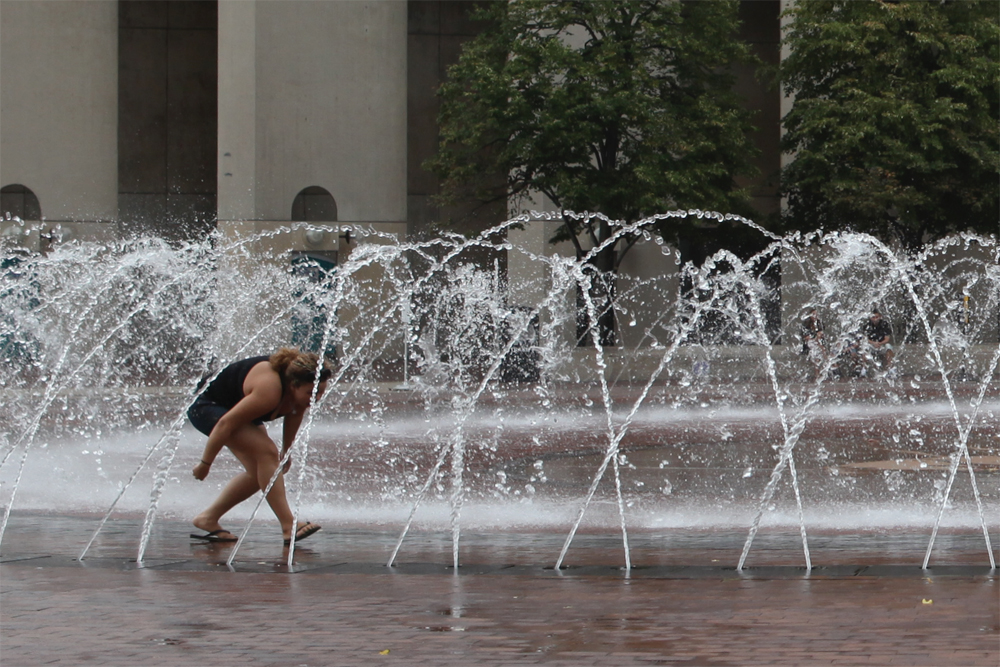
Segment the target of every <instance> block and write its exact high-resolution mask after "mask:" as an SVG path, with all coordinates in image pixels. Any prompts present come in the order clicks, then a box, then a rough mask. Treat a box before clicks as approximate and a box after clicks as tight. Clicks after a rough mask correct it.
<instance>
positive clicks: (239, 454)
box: [216, 424, 295, 539]
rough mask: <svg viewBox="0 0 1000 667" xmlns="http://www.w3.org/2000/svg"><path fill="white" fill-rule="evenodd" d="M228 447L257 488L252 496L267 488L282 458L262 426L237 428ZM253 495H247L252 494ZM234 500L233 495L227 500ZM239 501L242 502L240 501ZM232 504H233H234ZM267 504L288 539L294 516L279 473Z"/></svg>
mask: <svg viewBox="0 0 1000 667" xmlns="http://www.w3.org/2000/svg"><path fill="white" fill-rule="evenodd" d="M228 446H229V449H230V450H231V451H232V452H233V454H235V455H236V458H238V459H239V460H240V463H242V464H243V467H244V468H246V471H247V475H248V477H249V478H250V479H255V482H256V485H255V488H254V490H253V493H256V492H257V491H258V490H260V491H263V490H264V489H266V488H267V485H268V484H269V483H270V481H271V477H273V476H274V471H275V470H277V469H278V464H279V463H280V462H281V457H280V456H279V455H278V447H277V445H275V444H274V442H273V441H272V440H271V438H269V437H268V435H267V431H266V430H264V427H263V426H256V425H254V424H247V425H246V426H242V427H240V428H239V429H237V430H236V432H235V433H233V436H232V438H231V439H230V441H229V443H228ZM234 481H235V480H234ZM230 484H232V482H230ZM228 489H229V486H228V485H227V487H226V490H228ZM253 493H251V494H250V495H253ZM223 495H225V491H223ZM250 495H248V496H247V498H249V497H250ZM235 497H236V494H234V495H233V496H232V497H231V498H230V499H229V500H232V498H235ZM221 498H222V496H220V500H221ZM245 499H246V498H244V499H243V500H245ZM216 502H217V503H218V502H219V501H218V500H217V501H216ZM239 502H242V500H241V501H239ZM235 504H236V503H233V505H235ZM267 504H268V505H270V506H271V511H272V512H274V516H276V517H277V518H278V521H279V522H280V523H281V534H282V535H283V536H284V538H285V539H288V538H289V537H291V535H292V524H293V523H294V521H295V517H294V515H293V514H292V510H291V508H290V507H289V506H288V499H287V498H286V497H285V478H284V475H281V474H279V475H278V478H277V479H275V480H274V485H273V486H272V487H271V492H270V493H268V494H267ZM220 506H221V504H220Z"/></svg>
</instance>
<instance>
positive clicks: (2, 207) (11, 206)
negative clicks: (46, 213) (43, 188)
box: [0, 184, 42, 220]
mask: <svg viewBox="0 0 1000 667" xmlns="http://www.w3.org/2000/svg"><path fill="white" fill-rule="evenodd" d="M8 215H10V216H11V217H14V216H17V217H18V218H21V220H41V219H42V207H41V205H39V203H38V197H36V196H35V193H34V192H32V191H31V190H30V189H29V188H26V187H24V186H23V185H18V184H13V185H5V186H3V187H2V188H0V216H3V217H7V216H8Z"/></svg>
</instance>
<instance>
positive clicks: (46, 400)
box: [0, 267, 180, 543]
mask: <svg viewBox="0 0 1000 667" xmlns="http://www.w3.org/2000/svg"><path fill="white" fill-rule="evenodd" d="M123 270H124V268H123V267H118V268H117V270H116V271H115V272H113V273H112V274H111V276H112V277H113V276H115V275H117V274H118V273H120V272H121V271H123ZM176 280H180V278H177V279H176ZM109 281H110V278H109V279H107V280H106V281H105V282H109ZM100 294H101V292H100V291H99V290H94V292H92V293H91V294H90V304H89V306H88V308H87V309H85V310H84V313H87V312H90V311H91V310H92V309H93V307H94V305H95V304H96V303H97V301H98V299H99V296H100ZM148 306H149V300H146V301H143V302H142V303H140V304H139V306H137V307H136V308H135V309H134V310H133V311H132V312H130V313H129V314H128V315H127V316H126V318H125V319H124V320H123V321H122V322H121V323H120V324H119V325H118V326H116V327H114V328H112V329H111V331H110V332H108V334H107V335H106V336H104V338H102V339H101V341H100V342H99V343H98V344H97V345H94V346H93V347H92V348H91V349H90V350H89V351H88V352H87V354H86V355H84V357H83V358H82V359H81V360H80V362H79V363H78V364H77V366H76V368H74V369H73V371H72V372H70V373H68V374H67V375H65V376H62V379H63V381H62V383H57V382H52V383H51V384H50V385H49V386H48V387H47V389H46V391H45V394H44V395H43V398H42V402H41V405H40V406H39V408H38V410H36V412H35V416H34V418H33V419H32V421H31V423H30V424H29V426H28V428H27V429H25V431H24V432H23V433H22V434H21V436H20V437H19V438H18V440H17V442H16V443H15V445H14V447H12V448H11V450H10V452H13V451H14V448H15V447H16V446H17V445H20V444H21V443H25V446H24V455H23V456H22V457H21V461H20V463H19V465H18V472H17V476H16V478H15V483H14V486H13V488H12V490H11V496H10V500H9V502H8V503H7V506H6V507H5V508H4V515H3V521H2V523H0V543H2V542H3V537H4V534H5V532H6V530H7V524H8V522H9V521H10V513H11V511H12V510H13V508H14V499H15V498H16V496H17V490H18V487H19V485H20V479H21V476H22V474H23V472H24V466H25V464H26V463H27V459H28V452H29V451H30V450H31V446H32V444H33V442H34V437H35V434H36V433H37V431H38V427H39V425H40V424H41V420H42V416H43V415H44V414H45V411H46V410H48V408H49V406H50V405H51V404H52V403H53V401H55V399H56V396H58V394H59V393H60V392H61V391H62V390H63V389H64V388H66V387H68V386H69V384H70V382H72V380H73V379H74V378H75V377H76V376H77V374H78V373H79V372H80V371H81V370H82V369H83V368H84V367H85V366H86V364H87V362H88V361H90V359H92V358H93V356H94V355H95V354H96V353H97V351H98V350H100V349H103V347H104V346H105V345H106V344H107V343H108V341H110V340H111V339H112V338H113V337H114V336H115V335H117V333H118V332H119V331H121V329H123V328H124V327H125V325H126V324H127V323H128V322H129V321H130V320H131V318H132V317H135V315H136V314H138V313H139V312H142V310H144V309H145V308H147V307H148ZM83 320H84V317H83V315H81V316H79V317H78V318H77V319H76V322H75V324H74V327H73V329H72V330H71V333H70V337H69V340H72V339H73V337H74V334H75V333H76V332H78V331H79V329H80V327H81V326H82V323H83ZM69 348H70V346H69V345H67V346H65V347H64V348H63V351H62V354H61V355H60V358H59V361H58V362H57V364H56V368H55V369H53V376H54V377H59V376H58V375H56V374H57V373H58V372H59V371H60V370H61V369H62V367H63V365H64V364H65V361H66V359H67V358H68V355H69ZM7 456H9V453H8V455H7ZM7 456H5V457H4V459H3V460H2V461H0V467H3V464H4V463H6V461H7Z"/></svg>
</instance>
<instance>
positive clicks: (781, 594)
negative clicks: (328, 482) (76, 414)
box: [0, 516, 1000, 667]
mask: <svg viewBox="0 0 1000 667" xmlns="http://www.w3.org/2000/svg"><path fill="white" fill-rule="evenodd" d="M157 525H158V526H159V528H158V530H157V532H156V536H155V538H154V540H153V541H152V542H151V543H150V549H149V551H148V552H147V558H146V560H145V563H144V565H145V567H143V568H137V567H136V563H135V561H134V558H135V554H134V551H135V546H136V544H137V539H136V537H135V535H134V532H135V530H136V527H137V526H136V522H135V521H132V522H131V523H130V522H127V521H126V522H120V523H117V524H115V525H113V526H110V527H109V528H108V529H107V530H106V531H105V533H106V534H105V533H102V537H101V538H100V540H99V541H98V542H97V543H95V547H94V550H93V552H92V554H91V555H92V556H93V557H90V558H87V559H86V560H84V561H83V562H80V561H78V560H76V558H75V557H76V555H78V551H79V549H80V547H81V545H82V544H85V542H86V540H85V539H83V538H84V537H86V536H87V535H88V534H89V530H92V528H93V521H89V522H87V521H81V520H79V519H74V518H67V517H43V516H42V517H40V516H28V517H15V520H13V521H12V523H11V525H10V526H9V528H8V533H7V534H6V535H5V536H4V542H3V545H2V546H3V551H2V554H0V561H2V564H0V665H3V667H21V666H25V667H27V666H31V667H34V666H35V665H50V664H52V665H130V666H131V665H137V664H139V665H152V666H164V667H167V666H173V665H178V666H185V667H187V666H192V665H206V664H208V665H213V666H224V665H241V666H245V665H249V666H258V665H260V666H264V665H267V666H270V665H280V666H288V667H299V666H309V667H316V666H324V665H331V666H345V667H346V666H358V667H360V666H367V665H387V666H388V665H407V666H410V665H414V666H419V665H440V666H443V667H447V666H450V665H497V666H502V665H512V666H513V665H530V664H553V665H566V666H570V665H607V666H618V665H797V666H798V665H914V666H915V665H930V666H936V667H945V666H956V667H965V666H978V665H982V666H984V667H996V666H997V665H998V664H1000V583H998V576H997V573H996V571H991V570H990V569H989V567H988V565H986V566H984V565H983V564H982V562H983V560H984V559H985V554H983V552H982V536H981V535H980V536H979V542H978V543H977V542H976V540H975V539H971V538H970V539H968V540H965V539H964V538H962V539H959V538H952V539H951V540H950V541H949V540H947V539H944V540H943V544H945V545H946V548H945V549H944V550H943V551H942V553H941V555H940V557H939V559H938V560H935V561H934V563H933V567H932V568H931V570H929V571H922V570H921V569H920V567H919V563H920V559H919V556H921V555H922V552H921V551H920V547H921V542H920V540H919V539H916V540H911V542H912V545H911V546H912V548H911V549H909V551H907V550H905V549H904V550H902V551H900V552H896V554H895V556H897V558H895V560H896V561H898V562H896V563H895V564H894V563H893V562H891V561H890V560H886V559H885V558H884V557H879V555H878V554H876V553H873V552H872V551H871V550H870V548H871V546H872V545H871V543H868V544H867V548H868V549H869V550H868V551H865V545H864V544H863V540H862V541H859V540H858V539H856V538H852V539H846V540H843V541H841V542H840V544H841V547H840V548H839V550H838V549H837V548H836V545H837V541H836V540H834V539H833V538H832V537H831V538H829V540H828V541H829V549H828V551H827V552H826V553H827V554H828V555H833V554H835V553H836V554H839V555H840V557H839V558H838V559H835V558H826V559H823V561H822V562H823V564H819V565H817V567H816V568H815V569H814V570H813V571H812V572H811V573H810V574H809V575H808V576H807V575H806V573H805V571H804V569H803V568H802V567H801V565H795V564H793V563H794V561H795V554H794V553H791V554H790V555H789V556H788V558H787V560H782V559H781V558H774V559H772V560H771V561H769V562H764V561H763V560H762V561H761V562H759V563H758V564H757V565H756V566H755V567H752V568H749V569H748V570H745V571H744V572H743V573H738V572H736V571H735V569H734V568H733V567H732V564H733V563H729V562H728V561H731V560H732V559H733V557H734V554H733V553H732V549H733V547H737V548H738V546H739V536H735V537H732V538H731V539H730V537H727V536H718V535H716V536H707V537H703V538H702V539H700V540H694V539H690V540H688V542H678V543H677V544H675V546H674V547H673V548H672V549H666V555H665V556H663V558H662V559H661V560H660V561H657V562H652V561H650V560H649V559H648V558H647V556H648V555H649V554H651V553H652V550H651V549H648V545H647V549H648V550H647V551H644V550H643V549H642V548H641V547H642V544H643V540H642V536H637V538H636V542H637V544H639V546H640V548H639V549H638V550H637V551H636V552H634V553H633V560H634V562H636V563H637V565H638V566H637V567H636V568H635V569H633V571H632V572H631V573H630V574H626V573H625V572H624V571H623V570H622V569H621V568H620V562H621V560H622V551H621V544H620V542H619V543H618V544H617V545H616V544H615V542H614V540H612V539H604V538H602V537H601V536H586V535H584V536H580V538H579V544H578V545H575V546H574V549H573V550H571V552H570V555H571V557H570V558H569V559H568V561H567V562H569V563H571V564H573V566H572V567H570V568H569V569H567V570H566V571H564V572H561V573H560V572H556V571H554V570H552V569H551V562H550V561H551V560H552V559H551V557H550V556H551V555H552V554H551V549H552V547H553V546H556V547H558V545H559V543H560V542H561V539H562V536H552V538H553V539H551V540H546V539H545V538H544V536H537V535H535V536H532V535H516V534H514V535H509V534H508V535H480V536H478V537H477V536H469V537H468V538H467V539H468V543H469V544H468V550H467V552H466V551H463V554H464V555H463V558H464V561H463V562H464V565H463V566H462V567H461V568H460V569H459V574H458V575H456V574H455V573H454V571H453V570H452V569H451V568H450V567H449V566H448V563H450V552H449V551H448V549H447V548H446V547H448V546H449V545H448V544H447V539H446V536H441V535H437V536H434V535H423V536H421V535H415V536H414V537H413V544H412V547H411V548H410V549H409V550H407V549H406V548H404V550H403V551H401V558H400V561H399V566H398V567H394V568H387V567H385V554H386V551H387V550H388V549H389V548H391V546H392V543H393V540H394V538H395V535H394V534H393V535H390V534H388V533H385V532H379V531H378V530H374V529H373V530H371V531H353V532H352V531H347V530H344V531H341V530H338V529H336V528H335V527H328V528H327V529H325V530H324V531H323V532H321V533H319V534H318V535H317V536H315V538H311V540H310V542H308V543H303V545H302V546H303V548H302V549H301V550H300V551H299V552H298V554H297V557H296V564H295V565H294V566H293V568H292V571H291V572H290V571H289V570H288V568H287V567H286V566H285V564H284V563H283V562H281V558H282V553H281V549H280V547H278V548H274V546H273V545H271V544H270V543H269V542H268V543H265V542H263V541H261V542H259V543H251V542H248V544H247V545H245V546H244V548H243V550H241V552H240V554H239V556H238V558H237V559H236V561H235V564H234V569H235V571H234V572H231V571H229V569H228V568H227V567H226V566H225V565H224V564H223V563H224V561H225V560H226V558H227V556H228V554H229V549H231V547H222V546H197V545H191V544H190V542H189V540H186V539H185V538H186V534H185V533H186V532H187V528H186V527H185V526H184V524H183V523H181V522H169V521H162V522H159V523H158V524H157ZM264 532H267V531H264ZM891 537H892V536H890V538H891ZM959 537H960V538H961V536H959ZM972 537H974V536H972ZM907 539H908V538H907V537H906V536H899V541H901V542H902V543H904V544H905V543H908V542H907ZM890 541H891V539H890ZM519 542H520V543H521V546H522V548H521V549H520V550H517V549H515V548H514V547H515V546H516V545H517V543H519ZM575 544H576V543H575ZM793 544H794V543H793ZM924 544H925V543H924ZM949 545H950V546H949ZM713 547H714V548H713ZM977 547H978V549H979V550H978V551H977ZM463 549H464V547H463ZM130 552H131V555H130ZM782 553H783V552H782ZM774 554H778V551H775V552H774ZM900 554H902V557H901V558H900V557H899V556H900ZM736 555H738V551H737V553H736ZM717 556H723V557H722V558H716V557H717ZM798 558H799V559H801V554H799V555H798ZM914 559H915V560H914ZM816 562H818V561H816V554H814V563H816ZM976 563H979V564H976Z"/></svg>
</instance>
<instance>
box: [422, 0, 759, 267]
mask: <svg viewBox="0 0 1000 667" xmlns="http://www.w3.org/2000/svg"><path fill="white" fill-rule="evenodd" d="M737 9H738V3H737V2H735V1H733V0H725V1H715V2H675V1H674V0H628V1H617V0H616V1H602V0H590V1H579V2H569V1H558V2H546V1H541V0H520V1H519V2H489V3H484V5H482V6H481V7H480V10H479V13H478V15H477V18H479V19H482V20H485V21H488V22H489V24H490V25H491V28H490V29H488V30H486V31H484V32H483V33H482V34H480V35H479V36H477V37H476V38H474V39H472V40H470V41H469V42H467V43H466V44H465V46H464V48H463V51H462V53H461V56H460V58H459V60H458V62H457V64H455V65H454V66H453V67H452V68H451V69H450V70H449V73H448V78H447V81H446V82H445V83H444V84H443V85H442V86H441V89H440V97H441V112H440V118H439V120H440V131H441V143H440V147H439V152H438V153H437V155H436V156H435V157H434V158H432V159H431V160H430V161H429V163H428V166H429V167H430V168H431V169H432V170H434V171H435V172H436V173H437V174H438V175H439V176H440V177H441V179H442V193H443V199H444V200H445V201H454V200H455V199H458V198H461V197H468V196H469V195H470V194H471V195H472V196H474V197H475V198H476V199H478V200H479V201H482V202H489V201H498V200H508V201H511V200H513V203H514V204H515V205H516V204H517V203H518V201H519V200H524V199H526V198H528V197H530V196H532V194H533V193H537V192H540V193H543V194H544V195H546V196H547V197H548V198H549V199H551V200H552V202H553V203H554V204H555V205H556V206H558V207H559V208H560V209H561V210H564V211H566V210H572V211H578V212H583V211H592V212H600V213H604V214H605V215H607V216H609V217H610V218H612V219H616V220H622V221H625V222H634V221H636V220H639V219H642V218H643V217H646V216H648V215H651V214H653V213H656V212H662V211H665V210H669V209H671V208H676V207H682V208H690V207H696V208H702V209H717V210H721V211H726V212H736V213H748V212H749V208H748V200H749V198H748V194H747V192H746V191H745V190H743V189H740V188H739V187H737V185H736V183H735V177H736V176H738V175H744V174H747V175H748V174H750V173H752V172H753V167H752V165H751V162H750V160H751V159H752V157H753V156H754V148H753V147H752V144H751V143H750V141H749V139H748V136H747V135H748V132H749V131H750V130H751V126H750V117H749V113H748V112H747V111H746V110H745V109H744V108H743V107H742V106H741V104H740V100H739V98H738V97H737V96H736V94H735V93H734V92H733V86H732V84H733V76H732V74H731V71H730V70H729V65H730V64H731V63H733V62H735V61H740V60H747V59H748V49H747V47H746V45H745V44H743V43H741V42H739V41H738V40H737V39H736V30H737V28H738V21H737ZM497 175H499V178H498V176H497ZM563 219H564V223H565V224H564V225H563V227H562V229H561V231H560V233H559V235H558V236H557V238H556V239H553V240H570V241H572V242H573V243H575V244H576V247H577V250H578V252H580V253H581V254H582V253H584V252H585V250H586V248H584V247H583V244H582V242H581V240H580V236H589V239H590V244H592V246H596V245H597V244H599V243H601V242H603V241H604V240H605V239H607V238H608V236H609V235H610V234H611V233H612V232H613V231H614V230H613V229H610V227H609V226H608V225H607V224H600V223H599V222H597V221H594V220H590V221H583V220H574V219H571V218H570V217H567V216H564V218H563ZM663 231H665V232H667V233H669V234H671V235H673V236H676V235H677V234H678V233H683V232H682V230H681V228H680V227H678V226H674V227H672V228H670V229H668V230H663ZM622 254H623V248H618V249H616V248H615V247H614V246H612V247H610V248H609V250H608V252H605V253H602V254H601V255H600V256H599V257H596V258H595V260H594V264H595V265H596V266H597V268H599V269H601V270H602V271H608V270H613V269H615V268H617V263H618V261H620V258H621V256H622Z"/></svg>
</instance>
